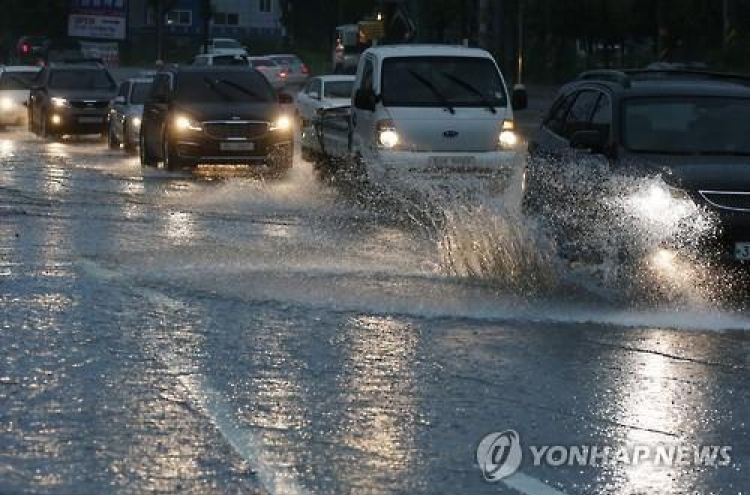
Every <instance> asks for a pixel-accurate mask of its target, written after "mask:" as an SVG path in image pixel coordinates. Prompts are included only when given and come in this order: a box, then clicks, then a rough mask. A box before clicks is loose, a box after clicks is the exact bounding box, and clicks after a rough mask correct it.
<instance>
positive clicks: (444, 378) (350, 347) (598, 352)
mask: <svg viewBox="0 0 750 495" xmlns="http://www.w3.org/2000/svg"><path fill="white" fill-rule="evenodd" d="M479 212H481V214H480V213H479ZM501 212H505V213H501ZM450 213H451V214H450V215H447V216H446V218H447V221H446V222H444V223H441V224H440V227H439V228H438V229H437V230H435V229H431V228H425V226H424V224H423V223H420V222H410V221H404V220H403V216H402V215H399V214H398V212H396V213H395V214H394V212H393V211H383V210H382V209H380V208H376V207H368V206H366V205H362V204H360V203H358V202H357V201H354V200H352V199H351V198H350V197H348V196H347V195H344V194H341V192H340V191H338V190H337V189H336V188H334V187H332V186H330V185H327V184H325V183H323V182H321V181H319V180H317V179H316V177H315V175H314V174H313V172H312V168H311V166H310V165H309V164H307V163H305V162H302V161H299V160H298V161H297V162H296V164H295V168H294V170H293V171H292V173H291V174H290V175H289V176H288V177H286V178H283V179H277V180H261V179H258V178H252V177H229V176H226V174H224V173H220V174H218V176H217V174H216V173H208V174H202V175H199V176H195V175H192V174H188V173H183V174H179V173H170V172H166V171H164V170H161V169H150V168H149V169H143V168H141V166H140V165H139V163H138V160H137V158H134V157H128V156H126V155H124V154H121V153H119V152H114V151H109V150H106V146H105V144H103V143H100V142H97V141H96V140H79V141H70V142H67V141H66V142H62V143H50V142H45V141H43V140H41V139H39V138H36V137H33V136H32V135H30V134H27V133H25V132H22V131H13V132H7V133H3V134H0V308H1V309H2V317H1V319H0V322H1V324H2V331H0V348H2V349H3V352H4V358H3V360H2V361H0V493H13V494H16V493H19V494H37V493H39V494H71V493H76V494H78V493H81V494H88V493H134V494H135V493H138V494H142V493H201V494H206V493H216V494H219V493H222V494H234V493H269V494H345V493H357V494H361V493H368V494H407V493H408V494H417V493H419V494H455V493H472V494H481V493H488V494H489V493H525V494H528V495H556V494H557V495H559V494H567V495H584V494H585V495H589V494H602V495H604V494H612V493H617V494H632V495H636V494H655V493H659V494H688V493H689V494H695V493H700V494H704V493H705V494H707V493H712V494H740V493H747V491H748V489H750V473H749V472H748V468H750V464H749V463H750V434H749V433H748V421H749V420H750V384H749V382H748V378H750V373H749V372H748V368H749V367H750V357H749V356H750V318H749V317H748V316H747V315H746V314H745V313H744V312H743V311H739V310H735V309H732V308H729V307H725V306H723V305H721V304H715V303H714V302H713V300H712V298H711V297H689V298H681V299H680V301H679V302H676V303H672V301H671V300H670V301H669V302H663V303H661V302H660V303H659V304H647V303H644V302H643V301H638V303H634V302H633V301H632V300H630V299H628V298H617V297H614V298H613V297H611V296H612V291H603V290H602V291H600V290H599V289H598V288H596V287H593V288H592V286H591V284H590V283H589V282H588V281H586V279H585V277H583V276H582V275H581V274H580V273H577V272H575V271H568V272H565V273H563V274H562V275H561V274H560V273H561V272H560V271H559V270H558V269H557V268H555V269H554V270H553V269H552V268H551V267H552V266H553V265H555V260H554V256H553V255H552V254H550V253H549V252H548V251H546V250H547V249H548V248H547V247H546V246H545V244H544V242H543V240H539V239H538V238H537V237H535V236H534V234H533V229H532V228H531V223H532V222H530V221H528V222H527V221H526V220H524V219H522V218H518V217H514V216H513V214H512V213H507V210H506V209H502V208H501V209H497V208H493V207H492V205H490V204H488V205H485V207H483V208H482V209H480V210H477V209H462V208H460V207H458V208H455V209H451V210H450ZM498 246H501V248H498ZM555 266H556V265H555ZM507 430H513V431H515V432H516V433H517V435H518V438H520V446H521V451H522V454H523V456H522V459H519V460H518V465H517V466H512V467H516V468H517V470H515V472H514V473H513V474H511V475H509V476H503V477H502V479H494V478H493V474H492V472H491V470H489V469H488V465H489V467H493V466H494V467H498V466H500V465H501V464H505V465H506V466H509V465H510V464H508V462H509V461H508V458H507V457H503V456H502V455H499V454H502V452H500V451H498V450H493V451H492V452H490V453H489V457H488V455H487V452H484V453H483V452H479V453H478V451H477V449H478V446H479V445H480V442H481V441H482V439H483V438H485V436H486V435H489V434H491V433H493V432H504V431H507ZM594 447H596V448H597V449H598V452H602V451H604V450H607V449H610V450H611V451H612V452H615V453H619V452H626V453H629V454H630V455H629V456H628V455H625V456H620V457H617V455H614V454H613V455H602V456H600V457H598V458H596V457H595V458H592V457H591V456H590V455H589V454H590V453H591V452H592V450H593V448H594ZM584 448H585V451H586V452H588V454H587V455H582V454H581V452H583V451H584ZM659 448H662V449H663V450H664V451H670V449H671V451H670V452H668V454H669V455H665V456H663V458H661V459H658V458H656V452H657V450H658V449H659ZM704 448H707V449H708V450H707V451H706V452H707V454H706V455H708V458H705V457H701V458H696V457H695V456H692V455H691V454H690V453H691V452H693V451H694V450H696V449H697V450H701V449H704ZM675 449H683V450H687V451H688V453H687V454H686V455H685V456H684V458H680V453H679V451H678V452H677V453H675V452H674V450H675ZM712 449H714V450H712ZM722 449H723V450H722ZM480 450H481V449H480ZM646 450H648V452H646ZM573 451H575V452H576V453H578V454H581V455H578V456H571V452H573ZM634 451H639V452H641V455H640V456H639V459H634V456H633V452H634ZM542 452H547V453H549V455H542V454H541V453H542ZM701 453H704V452H703V451H701ZM478 454H479V455H478ZM646 454H648V455H646ZM710 454H713V457H711V455H710ZM537 461H538V462H537ZM709 461H710V462H709Z"/></svg>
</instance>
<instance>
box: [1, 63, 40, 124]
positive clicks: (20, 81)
mask: <svg viewBox="0 0 750 495" xmlns="http://www.w3.org/2000/svg"><path fill="white" fill-rule="evenodd" d="M39 69H40V67H37V66H35V65H10V66H6V67H2V66H0V127H4V126H7V125H23V124H24V122H26V120H27V115H28V109H27V108H26V102H27V101H28V99H29V85H30V84H31V81H32V80H33V79H34V77H35V76H36V75H37V73H39Z"/></svg>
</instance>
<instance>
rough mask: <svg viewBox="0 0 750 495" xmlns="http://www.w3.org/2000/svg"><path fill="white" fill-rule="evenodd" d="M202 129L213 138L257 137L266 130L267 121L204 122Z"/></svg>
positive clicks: (261, 135)
mask: <svg viewBox="0 0 750 495" xmlns="http://www.w3.org/2000/svg"><path fill="white" fill-rule="evenodd" d="M203 129H204V130H205V131H206V134H208V135H209V136H211V137H212V138H215V139H257V138H260V137H263V136H264V135H265V134H266V132H268V122H255V121H233V120H228V121H225V122H205V123H204V124H203Z"/></svg>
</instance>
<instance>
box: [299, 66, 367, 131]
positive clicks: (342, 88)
mask: <svg viewBox="0 0 750 495" xmlns="http://www.w3.org/2000/svg"><path fill="white" fill-rule="evenodd" d="M354 79H355V76H351V75H338V74H335V75H334V74H331V75H325V76H315V77H313V78H311V79H310V80H309V81H307V84H305V87H304V88H302V91H300V92H299V94H298V95H297V117H298V118H299V122H300V126H301V127H304V126H306V125H308V124H309V123H310V121H311V120H313V119H314V118H315V116H316V115H318V113H319V112H320V110H322V109H326V108H334V107H344V106H349V105H351V104H352V88H354Z"/></svg>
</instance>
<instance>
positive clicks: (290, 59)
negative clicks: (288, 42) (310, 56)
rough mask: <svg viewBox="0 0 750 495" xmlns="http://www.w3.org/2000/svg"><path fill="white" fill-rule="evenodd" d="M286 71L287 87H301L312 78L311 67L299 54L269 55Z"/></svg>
mask: <svg viewBox="0 0 750 495" xmlns="http://www.w3.org/2000/svg"><path fill="white" fill-rule="evenodd" d="M267 56H268V58H270V59H271V60H275V61H276V63H278V64H280V65H281V66H282V67H283V68H284V71H286V84H287V87H293V88H297V89H299V88H301V87H302V86H304V85H305V83H306V82H307V80H308V79H309V78H310V69H308V67H307V65H305V63H304V62H302V60H300V58H299V57H298V56H297V55H294V54H291V53H283V54H273V55H267Z"/></svg>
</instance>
